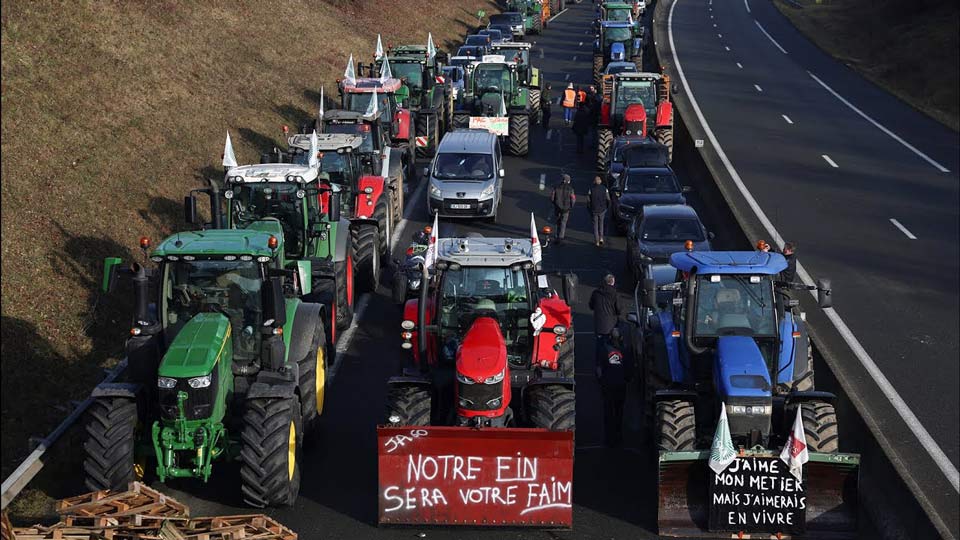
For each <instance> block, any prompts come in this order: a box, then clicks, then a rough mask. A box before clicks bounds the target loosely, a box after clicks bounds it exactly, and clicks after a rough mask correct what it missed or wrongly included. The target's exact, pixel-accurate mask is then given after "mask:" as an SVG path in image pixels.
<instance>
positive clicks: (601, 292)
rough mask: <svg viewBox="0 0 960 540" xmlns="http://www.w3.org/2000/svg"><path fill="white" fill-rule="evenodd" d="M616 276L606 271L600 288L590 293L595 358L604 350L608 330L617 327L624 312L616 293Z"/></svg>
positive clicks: (600, 355)
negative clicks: (594, 336)
mask: <svg viewBox="0 0 960 540" xmlns="http://www.w3.org/2000/svg"><path fill="white" fill-rule="evenodd" d="M616 282H617V281H616V278H614V277H613V274H610V273H608V274H607V275H605V276H603V281H602V282H601V283H600V288H598V289H597V290H595V291H593V294H592V295H590V309H591V310H592V311H593V332H594V334H596V338H597V341H596V358H601V357H602V356H603V354H604V351H605V350H606V340H607V338H608V337H609V335H610V332H612V331H613V329H614V328H616V327H617V324H618V323H619V322H620V318H621V317H622V316H623V314H624V310H623V306H621V305H620V295H619V294H617V289H616V287H614V285H616Z"/></svg>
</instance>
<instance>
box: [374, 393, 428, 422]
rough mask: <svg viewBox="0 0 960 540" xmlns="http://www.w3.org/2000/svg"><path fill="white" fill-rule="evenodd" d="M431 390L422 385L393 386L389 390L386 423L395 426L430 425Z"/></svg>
mask: <svg viewBox="0 0 960 540" xmlns="http://www.w3.org/2000/svg"><path fill="white" fill-rule="evenodd" d="M431 399H432V398H431V396H430V390H429V389H428V388H425V387H422V386H393V387H390V390H389V391H388V392H387V410H386V416H384V420H385V423H387V424H389V425H394V426H429V425H430V411H431V408H432V404H431Z"/></svg>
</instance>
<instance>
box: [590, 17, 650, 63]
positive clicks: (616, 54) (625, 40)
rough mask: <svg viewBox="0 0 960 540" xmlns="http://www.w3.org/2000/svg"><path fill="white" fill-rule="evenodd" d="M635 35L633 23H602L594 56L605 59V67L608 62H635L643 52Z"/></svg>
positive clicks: (595, 44)
mask: <svg viewBox="0 0 960 540" xmlns="http://www.w3.org/2000/svg"><path fill="white" fill-rule="evenodd" d="M635 33H636V30H635V26H634V25H633V23H630V22H625V21H624V22H614V21H602V22H601V23H600V28H599V32H598V33H597V36H596V38H597V40H596V42H595V43H594V55H595V56H602V57H603V60H604V61H603V65H604V66H605V65H606V64H607V63H608V62H625V61H628V60H629V61H633V59H634V58H635V57H638V56H640V52H641V51H640V47H641V45H640V39H639V38H637V37H635Z"/></svg>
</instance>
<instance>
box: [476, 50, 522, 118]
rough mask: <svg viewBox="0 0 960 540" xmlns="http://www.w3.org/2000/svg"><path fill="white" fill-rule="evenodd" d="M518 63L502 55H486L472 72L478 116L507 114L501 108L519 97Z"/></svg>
mask: <svg viewBox="0 0 960 540" xmlns="http://www.w3.org/2000/svg"><path fill="white" fill-rule="evenodd" d="M517 69H518V65H517V64H516V63H513V62H507V61H505V60H503V57H501V56H496V55H494V56H485V57H484V60H483V61H481V62H477V63H476V64H474V66H473V70H472V72H471V81H470V83H471V87H472V94H473V98H474V101H475V103H474V107H473V109H474V112H475V113H476V115H477V116H506V113H507V111H503V110H501V109H502V108H503V107H510V105H511V104H512V103H513V102H514V101H515V100H516V99H517V97H518V96H517V85H518V75H517Z"/></svg>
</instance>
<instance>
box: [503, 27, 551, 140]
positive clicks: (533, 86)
mask: <svg viewBox="0 0 960 540" xmlns="http://www.w3.org/2000/svg"><path fill="white" fill-rule="evenodd" d="M532 48H533V44H531V43H526V42H523V41H506V42H500V43H494V44H493V46H492V47H491V51H492V53H493V54H498V55H503V57H504V59H505V60H507V61H510V60H512V61H513V62H515V63H516V64H517V78H518V80H519V81H520V84H521V85H523V86H524V87H526V88H527V91H528V93H529V96H530V111H531V112H532V114H533V115H534V117H535V118H534V119H535V120H536V123H537V124H539V123H540V121H541V119H542V118H543V110H542V107H541V104H540V97H541V95H542V94H543V85H544V82H545V81H544V79H543V78H541V77H540V69H539V68H537V67H534V65H533V64H532V63H531V62H530V50H531V49H532Z"/></svg>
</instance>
